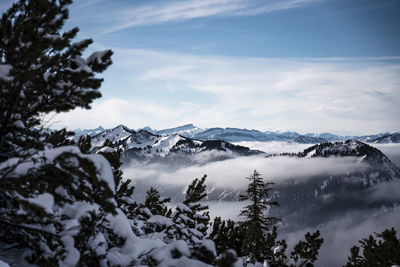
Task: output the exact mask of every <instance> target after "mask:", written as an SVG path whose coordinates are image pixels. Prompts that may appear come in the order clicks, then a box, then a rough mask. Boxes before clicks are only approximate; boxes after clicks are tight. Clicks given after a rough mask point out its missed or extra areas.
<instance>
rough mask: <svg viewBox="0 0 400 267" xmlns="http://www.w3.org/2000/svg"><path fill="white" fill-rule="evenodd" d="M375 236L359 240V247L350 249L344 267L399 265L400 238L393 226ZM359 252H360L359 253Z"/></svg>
mask: <svg viewBox="0 0 400 267" xmlns="http://www.w3.org/2000/svg"><path fill="white" fill-rule="evenodd" d="M375 235H376V238H375V237H374V236H372V235H370V236H369V237H368V238H364V239H362V240H360V241H359V242H360V244H361V245H360V247H361V249H362V250H361V249H360V247H358V246H353V247H352V248H351V249H350V253H351V255H350V257H349V258H348V261H347V264H346V267H364V266H365V267H366V266H377V267H380V266H382V267H383V266H396V265H400V238H398V237H397V232H396V230H395V229H394V228H392V229H386V230H384V231H383V232H382V233H380V234H375ZM360 252H361V254H360Z"/></svg>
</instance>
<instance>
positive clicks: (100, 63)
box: [0, 0, 116, 266]
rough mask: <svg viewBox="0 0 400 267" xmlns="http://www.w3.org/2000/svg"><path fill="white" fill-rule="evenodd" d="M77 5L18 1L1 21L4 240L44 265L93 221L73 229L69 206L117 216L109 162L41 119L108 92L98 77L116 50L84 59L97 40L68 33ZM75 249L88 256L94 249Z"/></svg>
mask: <svg viewBox="0 0 400 267" xmlns="http://www.w3.org/2000/svg"><path fill="white" fill-rule="evenodd" d="M70 3H71V0H19V1H17V2H16V3H14V4H13V5H12V6H11V8H10V9H9V10H8V11H7V12H5V13H4V14H3V15H2V17H1V20H0V67H1V71H2V72H1V73H0V74H1V75H0V163H2V165H1V166H2V167H1V168H0V190H1V192H0V209H1V210H2V212H1V213H0V239H1V240H2V242H6V243H7V244H9V249H12V248H15V247H18V248H21V249H25V251H26V254H25V256H26V260H28V261H29V262H30V263H33V264H35V265H39V266H58V265H60V264H62V262H63V261H64V260H65V259H68V255H70V254H69V253H73V249H72V248H73V247H74V242H76V244H78V243H79V242H78V239H79V236H80V235H81V234H83V233H84V232H87V231H86V230H87V229H88V227H86V226H90V225H91V222H89V221H90V220H89V221H87V222H84V221H85V220H84V219H83V217H82V218H81V219H82V220H80V223H79V225H76V226H75V228H74V230H73V231H72V230H71V229H69V228H67V227H68V226H67V224H66V221H68V220H69V219H71V216H73V214H63V213H61V212H62V211H63V208H64V207H65V206H67V205H71V206H72V205H73V204H74V203H77V202H80V203H83V202H84V203H86V204H87V205H88V206H90V205H92V206H98V207H99V209H98V213H97V214H96V216H97V215H99V214H100V215H101V214H103V215H104V214H115V213H116V210H115V209H116V206H115V203H114V202H113V201H112V200H111V199H112V197H113V195H114V192H113V191H114V188H112V187H110V185H111V184H113V183H112V181H110V179H108V178H109V177H110V176H107V177H106V176H103V174H101V173H100V172H99V166H100V165H101V164H104V165H107V164H108V163H107V161H105V159H96V160H97V162H95V161H96V160H94V158H93V157H85V156H83V155H82V154H80V151H79V150H78V149H77V148H76V147H71V146H70V147H62V146H63V145H69V144H71V143H72V142H70V141H69V140H67V139H65V137H66V136H67V135H68V133H67V132H66V131H65V130H62V131H59V132H56V133H53V134H50V135H49V134H48V133H47V132H46V131H44V130H43V129H42V128H43V126H42V125H41V121H40V120H39V115H41V114H43V113H44V114H45V113H49V112H60V111H69V110H72V109H74V108H76V107H82V108H90V104H91V103H92V101H93V100H94V99H96V98H98V97H100V95H101V94H100V93H99V91H98V89H99V87H100V85H101V83H102V81H103V79H101V78H96V77H95V75H96V73H101V72H103V71H104V70H105V69H106V68H107V67H108V66H109V65H110V64H111V54H112V52H111V50H106V51H102V52H95V53H93V54H91V55H90V56H89V57H88V58H86V59H84V58H83V57H82V53H83V51H84V50H85V49H86V48H87V47H88V46H89V44H91V43H92V40H90V39H86V40H83V41H80V42H75V43H73V42H72V39H73V38H74V37H75V36H76V34H77V32H78V28H74V29H72V30H69V31H66V32H61V29H62V27H63V25H64V22H65V20H66V19H67V18H68V9H67V6H68V5H69V4H70ZM4 70H6V72H4ZM44 148H46V149H48V150H44ZM52 148H54V149H52ZM51 149H52V150H51ZM96 164H100V165H96ZM88 216H89V215H88ZM96 219H97V218H96ZM89 228H90V227H89ZM87 233H89V232H87ZM93 234H95V232H92V233H90V235H89V236H86V239H87V240H94V239H93ZM90 236H91V237H90ZM74 237H75V238H77V240H74ZM79 244H81V243H79ZM91 244H92V245H93V243H91ZM75 248H82V250H83V251H79V252H81V254H82V255H83V254H85V251H86V250H89V249H90V248H89V247H88V246H82V247H80V246H79V245H77V246H76V247H75ZM2 253H7V252H4V251H2ZM98 256H99V255H98ZM75 259H76V258H75ZM79 260H80V261H79V264H80V265H88V264H89V265H90V263H89V262H85V257H82V258H80V259H79Z"/></svg>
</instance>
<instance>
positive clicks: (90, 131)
mask: <svg viewBox="0 0 400 267" xmlns="http://www.w3.org/2000/svg"><path fill="white" fill-rule="evenodd" d="M104 131H105V129H104V128H103V127H101V126H99V127H97V128H95V129H84V130H81V129H76V130H74V132H75V136H74V140H75V141H77V140H78V139H79V137H80V136H82V135H90V136H94V135H97V134H99V133H101V132H104Z"/></svg>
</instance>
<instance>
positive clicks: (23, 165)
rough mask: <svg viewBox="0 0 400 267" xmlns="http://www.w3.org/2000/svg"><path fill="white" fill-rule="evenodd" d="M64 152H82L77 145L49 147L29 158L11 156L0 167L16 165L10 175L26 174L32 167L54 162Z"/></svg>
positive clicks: (36, 167)
mask: <svg viewBox="0 0 400 267" xmlns="http://www.w3.org/2000/svg"><path fill="white" fill-rule="evenodd" d="M62 153H72V154H80V150H79V148H78V147H76V146H62V147H57V148H54V149H47V150H43V151H39V152H37V153H36V154H34V155H32V156H31V157H29V158H27V159H22V158H10V159H8V160H6V161H5V162H2V163H1V164H0V169H5V168H9V167H13V166H15V165H16V167H15V169H14V170H13V171H12V172H11V173H10V174H9V177H14V176H16V177H18V176H22V175H26V174H27V173H28V171H29V170H30V169H32V168H35V169H38V168H40V166H41V165H43V164H45V163H52V162H53V161H54V159H56V158H57V157H58V156H60V155H61V154H62Z"/></svg>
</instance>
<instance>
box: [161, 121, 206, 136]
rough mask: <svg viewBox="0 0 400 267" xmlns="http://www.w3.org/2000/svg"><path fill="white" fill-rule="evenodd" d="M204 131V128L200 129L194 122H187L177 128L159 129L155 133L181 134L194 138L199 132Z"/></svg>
mask: <svg viewBox="0 0 400 267" xmlns="http://www.w3.org/2000/svg"><path fill="white" fill-rule="evenodd" d="M202 131H203V129H200V128H199V127H196V126H194V125H193V124H186V125H183V126H179V127H175V128H169V129H163V130H159V131H156V132H155V133H157V134H159V135H169V134H179V135H182V136H185V137H189V138H194V137H195V136H196V135H197V134H198V133H200V132H202Z"/></svg>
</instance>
